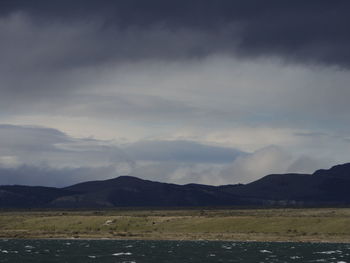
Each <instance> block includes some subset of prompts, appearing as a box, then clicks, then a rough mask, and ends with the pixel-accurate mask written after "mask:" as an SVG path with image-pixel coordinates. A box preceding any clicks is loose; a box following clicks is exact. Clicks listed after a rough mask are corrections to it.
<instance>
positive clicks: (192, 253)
mask: <svg viewBox="0 0 350 263" xmlns="http://www.w3.org/2000/svg"><path fill="white" fill-rule="evenodd" d="M0 262H16V263H19V262H36V263H38V262H45V263H46V262H60V263H61V262H72V263H80V262H84V263H85V262H121V263H122V262H124V263H134V262H137V263H142V262H152V263H158V262H164V263H165V262H169V263H172V262H181V263H184V262H201V263H205V262H247V263H273V262H303V263H305V262H334V263H350V244H327V243H313V244H311V243H264V242H261V243H259V242H216V241H212V242H208V241H193V242H192V241H118V240H0Z"/></svg>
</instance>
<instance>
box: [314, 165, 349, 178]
mask: <svg viewBox="0 0 350 263" xmlns="http://www.w3.org/2000/svg"><path fill="white" fill-rule="evenodd" d="M313 175H316V176H333V177H339V178H347V179H350V163H344V164H339V165H335V166H333V167H331V168H330V169H320V170H317V171H315V172H314V173H313Z"/></svg>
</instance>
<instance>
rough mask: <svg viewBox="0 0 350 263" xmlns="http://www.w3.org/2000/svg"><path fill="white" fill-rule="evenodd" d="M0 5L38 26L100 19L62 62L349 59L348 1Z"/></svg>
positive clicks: (155, 0)
mask: <svg viewBox="0 0 350 263" xmlns="http://www.w3.org/2000/svg"><path fill="white" fill-rule="evenodd" d="M0 10H1V14H2V16H3V17H4V16H8V15H10V14H13V13H16V12H23V13H26V14H28V15H29V17H31V18H32V19H34V21H35V23H38V24H52V23H66V24H71V23H73V24H74V23H91V22H92V21H93V22H94V23H95V22H96V23H98V26H97V27H96V28H95V30H94V32H90V33H91V34H92V35H89V36H87V37H86V38H84V39H83V40H88V41H85V42H84V41H82V42H81V45H77V46H80V48H81V49H80V50H79V49H73V50H72V52H71V53H70V54H72V55H73V56H71V57H66V58H67V60H66V63H67V64H70V63H82V62H85V63H89V62H91V61H90V60H92V61H95V60H101V61H105V60H110V59H111V60H115V59H117V60H118V59H119V60H120V59H140V58H141V59H142V58H163V59H164V58H165V59H166V58H168V57H171V58H177V57H186V58H187V57H203V56H206V55H209V54H212V53H217V52H219V53H221V52H223V53H231V52H232V53H235V54H236V55H240V56H248V57H251V56H253V57H254V56H270V55H277V56H281V57H283V58H287V59H288V60H291V61H298V62H307V63H324V64H331V65H339V66H343V67H348V66H349V62H350V54H349V50H348V46H349V44H350V37H349V34H348V25H349V23H350V18H349V16H348V13H349V10H350V3H349V1H326V0H309V1H287V0H267V1H260V0H244V1H243V0H242V1H231V0H221V1H211V0H192V1H188V0H187V1H185V0H177V1H164V0H149V1H142V0H138V1H137V0H129V1H112V0H104V1H97V0H96V1H92V0H86V1H82V0H77V1H67V0H64V1H43V0H37V1H25V0H22V1H15V0H7V1H6V0H4V1H1V3H0ZM73 24H72V25H73ZM142 32H144V34H142ZM79 54H86V55H87V54H89V55H88V56H83V55H81V56H80V55H79ZM84 57H85V58H84Z"/></svg>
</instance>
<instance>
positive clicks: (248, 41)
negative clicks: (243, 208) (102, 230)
mask: <svg viewBox="0 0 350 263" xmlns="http://www.w3.org/2000/svg"><path fill="white" fill-rule="evenodd" d="M349 12H350V2H349V1H345V0H344V1H341V0H339V1H338V0H337V1H329V0H327V1H323V0H308V1H291V0H288V1H287V0H265V1H261V0H242V1H239V0H238V1H232V0H218V1H212V0H176V1H175V0H147V1H144V0H127V1H122V0H75V1H68V0H61V1H44V0H31V1H27V0H22V1H21V0H2V1H1V2H0V80H1V81H0V184H29V185H39V184H40V185H50V186H65V185H69V184H72V183H76V182H81V181H85V180H95V179H107V178H112V177H116V176H119V175H125V174H129V175H133V176H138V177H141V178H146V179H151V180H157V181H163V182H172V183H181V184H185V183H193V182H194V183H204V184H215V185H218V184H235V183H248V182H251V181H253V180H256V179H258V178H261V177H262V176H264V175H267V174H269V173H286V172H298V173H311V172H313V171H314V170H316V169H319V168H328V167H330V166H332V165H335V164H339V163H345V162H348V161H350V159H349V158H350V157H349V156H350V114H349V113H350V103H349V102H348V101H349V98H350V89H349V83H350V74H349V69H350V49H349V46H350V35H349V33H348V30H349V25H350V17H349Z"/></svg>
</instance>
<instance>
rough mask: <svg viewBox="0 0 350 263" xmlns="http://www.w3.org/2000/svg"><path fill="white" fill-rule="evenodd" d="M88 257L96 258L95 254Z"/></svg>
mask: <svg viewBox="0 0 350 263" xmlns="http://www.w3.org/2000/svg"><path fill="white" fill-rule="evenodd" d="M88 257H89V258H96V256H88Z"/></svg>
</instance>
